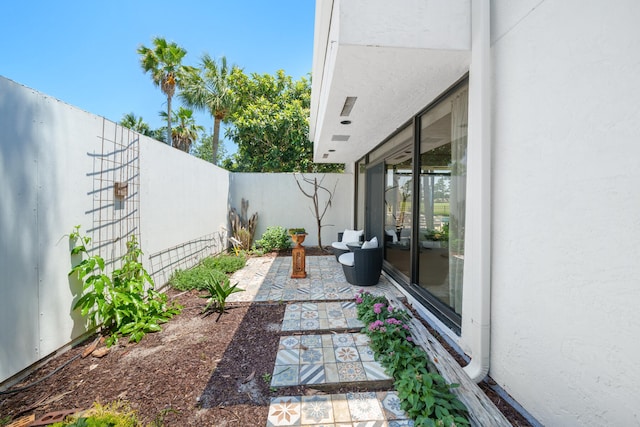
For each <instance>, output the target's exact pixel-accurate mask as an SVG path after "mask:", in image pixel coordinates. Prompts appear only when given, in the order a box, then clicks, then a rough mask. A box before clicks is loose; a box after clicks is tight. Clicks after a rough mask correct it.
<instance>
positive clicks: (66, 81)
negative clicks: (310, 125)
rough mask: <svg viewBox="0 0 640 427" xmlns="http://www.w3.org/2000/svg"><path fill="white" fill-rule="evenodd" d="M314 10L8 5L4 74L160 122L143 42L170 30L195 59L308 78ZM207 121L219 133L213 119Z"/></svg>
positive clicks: (82, 102) (242, 1)
mask: <svg viewBox="0 0 640 427" xmlns="http://www.w3.org/2000/svg"><path fill="white" fill-rule="evenodd" d="M314 11H315V1H314V0H276V1H265V0H232V1H222V0H208V1H207V0H183V1H182V2H176V1H172V2H169V1H165V0H109V1H93V0H89V1H86V0H85V1H80V0H77V1H71V0H59V1H47V0H39V1H37V0H20V1H10V2H5V4H4V5H3V6H2V13H0V75H2V76H4V77H7V78H9V79H11V80H13V81H15V82H18V83H20V84H23V85H25V86H28V87H30V88H33V89H35V90H37V91H39V92H42V93H44V94H46V95H50V96H52V97H54V98H57V99H60V100H61V101H64V102H66V103H68V104H71V105H74V106H76V107H79V108H81V109H83V110H86V111H89V112H91V113H94V114H97V115H100V116H104V117H106V118H108V119H110V120H113V121H119V120H120V119H121V118H122V116H123V115H124V114H126V113H129V112H133V113H134V114H136V115H137V116H142V117H143V119H144V120H145V121H146V122H147V123H149V124H150V125H151V127H152V128H157V127H160V126H161V125H162V122H161V120H160V118H159V117H158V112H159V111H161V110H165V109H166V98H165V97H164V95H163V94H162V93H161V92H160V89H159V88H157V87H155V86H154V85H153V83H152V82H151V78H150V77H149V75H148V74H144V73H143V71H142V68H141V67H140V62H139V56H138V54H137V52H136V49H137V48H138V47H139V46H140V45H145V46H152V42H151V40H152V38H153V37H155V36H160V37H164V38H166V39H167V40H168V41H174V42H176V43H177V44H178V45H180V46H181V47H183V48H185V49H186V50H187V56H186V57H185V60H184V63H185V64H187V65H197V64H198V62H199V60H200V57H201V56H202V54H203V53H205V52H207V53H209V54H210V55H211V56H213V57H219V56H222V55H224V56H226V57H227V60H228V61H229V62H230V63H234V64H236V65H238V66H240V67H242V68H243V69H244V70H245V72H246V73H252V72H257V73H269V74H273V73H274V72H276V71H277V70H278V69H283V70H284V71H285V72H286V73H287V74H288V75H290V76H292V77H293V78H295V79H298V78H300V77H302V76H306V75H307V74H308V73H310V72H311V65H312V56H313V24H314ZM178 102H179V101H178ZM176 104H177V103H176ZM176 104H174V105H175V106H176V107H175V108H176V109H177V105H176ZM197 119H198V124H201V125H203V126H205V128H206V129H207V131H208V132H209V133H210V132H211V127H212V126H213V125H212V119H209V118H208V117H207V116H206V115H205V114H199V115H198V116H197ZM228 148H229V149H231V151H234V149H233V148H232V147H228Z"/></svg>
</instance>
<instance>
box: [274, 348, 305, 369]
mask: <svg viewBox="0 0 640 427" xmlns="http://www.w3.org/2000/svg"><path fill="white" fill-rule="evenodd" d="M299 361H300V350H299V349H297V348H283V349H282V350H278V353H276V366H278V365H296V364H298V362H299Z"/></svg>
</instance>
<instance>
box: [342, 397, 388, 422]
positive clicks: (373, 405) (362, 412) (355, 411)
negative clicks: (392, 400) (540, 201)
mask: <svg viewBox="0 0 640 427" xmlns="http://www.w3.org/2000/svg"><path fill="white" fill-rule="evenodd" d="M347 403H348V404H349V411H350V412H351V419H352V420H353V421H373V420H384V415H383V413H382V408H381V407H380V403H379V402H378V399H377V397H376V394H375V393H373V392H370V393H347Z"/></svg>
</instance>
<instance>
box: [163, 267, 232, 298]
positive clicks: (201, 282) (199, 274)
mask: <svg viewBox="0 0 640 427" xmlns="http://www.w3.org/2000/svg"><path fill="white" fill-rule="evenodd" d="M210 274H213V275H214V276H216V277H220V278H223V277H226V276H227V275H226V274H225V273H224V272H222V271H219V270H215V269H211V268H209V267H206V266H204V265H202V264H198V265H196V266H195V267H193V268H190V269H188V270H176V271H175V272H174V273H173V275H172V276H171V279H169V284H170V285H171V286H172V287H174V288H175V289H177V290H179V291H190V290H192V289H197V290H203V289H204V288H205V281H206V280H208V279H209V275H210Z"/></svg>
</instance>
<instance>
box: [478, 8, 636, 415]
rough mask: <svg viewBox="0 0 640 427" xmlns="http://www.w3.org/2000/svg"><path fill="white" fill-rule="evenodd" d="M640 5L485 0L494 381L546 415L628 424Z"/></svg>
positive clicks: (632, 401)
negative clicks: (488, 10) (488, 8)
mask: <svg viewBox="0 0 640 427" xmlns="http://www.w3.org/2000/svg"><path fill="white" fill-rule="evenodd" d="M639 21H640V3H638V2H637V1H635V0H616V1H613V2H607V3H606V5H604V4H603V3H600V2H595V1H587V2H585V1H582V0H547V1H539V0H531V1H520V2H513V1H511V0H496V1H493V2H492V53H493V58H492V60H493V73H494V78H493V85H494V89H493V104H494V117H493V141H494V148H493V149H494V153H493V171H494V172H493V208H492V209H493V221H492V223H493V242H492V246H493V253H492V260H493V261H492V336H491V354H492V357H491V372H490V374H491V375H492V377H493V378H494V379H495V380H496V381H497V382H498V383H499V384H500V385H501V386H503V387H504V388H505V389H506V391H507V392H509V393H510V394H511V395H512V396H513V397H514V398H515V399H516V400H517V401H518V402H520V403H521V404H522V405H523V406H524V407H525V408H527V409H528V410H529V411H530V412H531V413H532V414H533V415H534V416H535V417H536V418H537V419H538V420H539V421H540V422H541V423H542V424H544V425H549V426H552V425H557V426H559V425H562V426H602V425H638V424H639V423H640V405H638V396H640V368H639V366H640V365H639V363H638V355H640V340H639V339H638V337H640V310H639V306H640V262H639V261H638V260H639V259H640V245H639V243H638V242H640V160H639V159H640V148H639V147H640V145H638V142H639V141H640V135H639V133H640V130H639V129H640V102H638V100H640V85H639V84H638V76H639V75H640V49H639V48H638V46H640V29H639V27H638V22H639Z"/></svg>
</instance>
